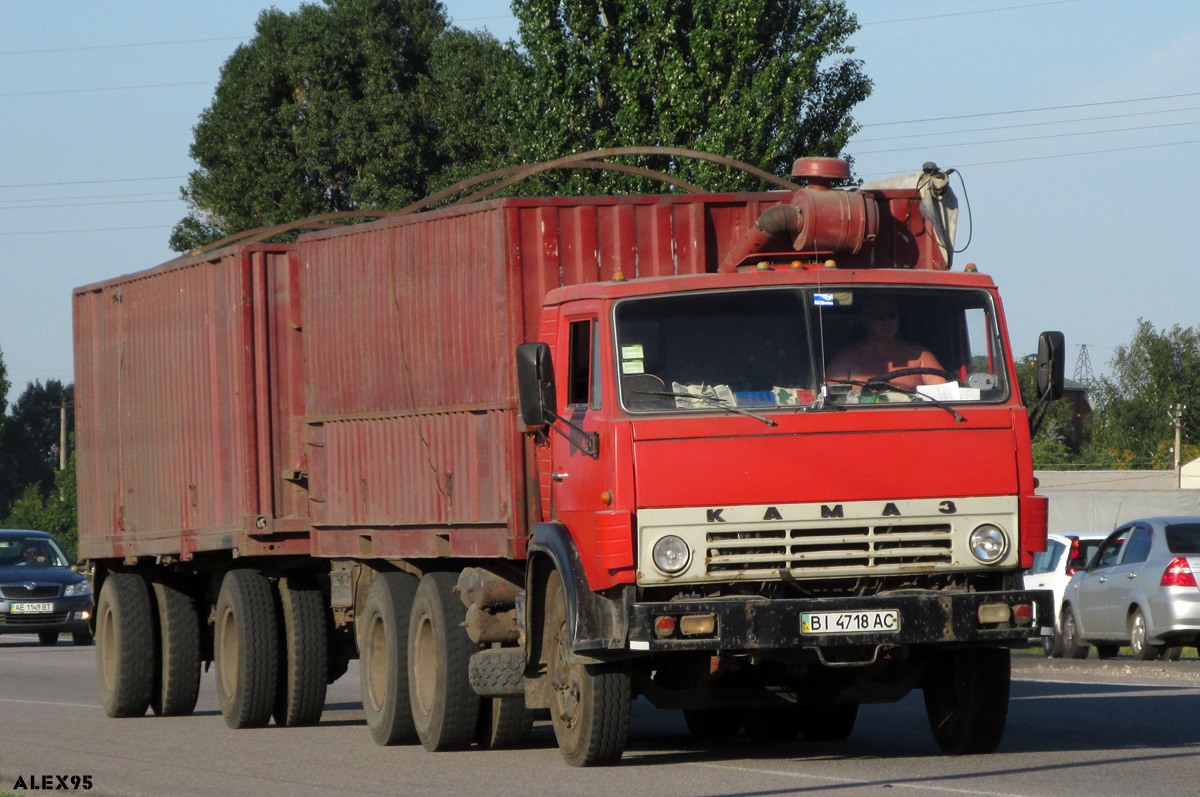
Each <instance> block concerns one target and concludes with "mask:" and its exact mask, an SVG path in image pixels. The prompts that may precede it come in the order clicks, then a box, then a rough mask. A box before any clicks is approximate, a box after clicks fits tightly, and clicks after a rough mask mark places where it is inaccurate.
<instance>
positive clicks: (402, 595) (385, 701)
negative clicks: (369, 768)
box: [358, 572, 418, 745]
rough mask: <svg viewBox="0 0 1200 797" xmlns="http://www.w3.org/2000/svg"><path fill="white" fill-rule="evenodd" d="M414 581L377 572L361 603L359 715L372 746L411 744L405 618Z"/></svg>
mask: <svg viewBox="0 0 1200 797" xmlns="http://www.w3.org/2000/svg"><path fill="white" fill-rule="evenodd" d="M416 592H417V579H416V578H415V577H414V576H411V575H409V574H408V573H401V572H391V573H377V574H376V575H375V580H374V581H372V582H371V586H370V588H369V589H368V590H367V598H366V602H365V603H364V604H363V616H362V620H361V622H362V629H361V631H360V633H361V644H362V649H361V650H360V651H359V668H358V672H359V676H358V677H359V682H360V683H361V685H362V702H363V713H364V714H366V717H367V728H368V729H369V730H370V731H371V737H372V738H373V739H374V740H375V743H376V744H380V745H393V744H414V743H416V742H417V741H418V740H417V729H416V726H415V725H413V719H412V707H411V704H410V701H409V694H408V620H409V615H410V614H411V613H412V604H413V597H414V596H415V595H416Z"/></svg>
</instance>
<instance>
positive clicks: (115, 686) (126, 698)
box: [96, 573, 154, 717]
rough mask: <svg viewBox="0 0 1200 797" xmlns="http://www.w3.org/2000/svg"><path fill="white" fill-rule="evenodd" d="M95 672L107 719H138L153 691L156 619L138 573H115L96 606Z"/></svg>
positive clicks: (106, 584) (102, 591) (148, 702)
mask: <svg viewBox="0 0 1200 797" xmlns="http://www.w3.org/2000/svg"><path fill="white" fill-rule="evenodd" d="M96 672H97V674H98V676H99V680H100V702H101V703H102V704H104V711H105V713H106V714H108V716H110V717H140V716H142V715H143V714H145V713H146V709H147V708H148V707H149V705H150V696H151V694H152V693H153V691H154V618H153V616H152V615H151V613H150V592H149V591H148V590H147V589H146V582H145V581H143V580H142V577H141V576H139V575H137V574H136V573H113V574H112V575H110V576H109V577H108V578H107V579H105V580H104V586H103V587H102V588H101V589H100V600H99V601H97V603H96Z"/></svg>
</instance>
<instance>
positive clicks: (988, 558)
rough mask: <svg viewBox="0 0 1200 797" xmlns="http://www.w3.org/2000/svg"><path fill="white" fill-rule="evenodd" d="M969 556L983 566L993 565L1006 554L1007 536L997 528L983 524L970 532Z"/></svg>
mask: <svg viewBox="0 0 1200 797" xmlns="http://www.w3.org/2000/svg"><path fill="white" fill-rule="evenodd" d="M968 542H969V543H970V545H971V555H972V556H974V557H975V558H976V559H978V560H979V561H981V562H983V563H984V564H985V565H994V564H996V563H997V562H999V561H1000V560H1001V559H1003V558H1004V554H1006V553H1008V535H1007V534H1005V533H1004V529H1002V528H1000V527H999V526H993V525H992V524H991V523H984V524H983V525H982V526H980V527H978V528H977V529H975V530H974V531H972V532H971V538H970V539H969V540H968Z"/></svg>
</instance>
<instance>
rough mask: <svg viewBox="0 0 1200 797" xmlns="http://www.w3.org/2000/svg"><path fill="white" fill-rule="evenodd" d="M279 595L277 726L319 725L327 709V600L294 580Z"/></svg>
mask: <svg viewBox="0 0 1200 797" xmlns="http://www.w3.org/2000/svg"><path fill="white" fill-rule="evenodd" d="M277 588H278V595H279V610H280V611H279V620H280V623H279V646H280V651H279V674H278V676H277V680H278V689H279V691H278V693H277V694H276V695H275V708H274V710H273V711H272V712H271V714H272V716H273V717H275V724H276V725H283V726H286V727H298V726H302V725H316V724H317V723H318V722H319V721H320V720H321V711H322V710H323V709H324V708H325V686H326V673H327V671H328V669H329V667H328V664H329V651H328V650H326V646H327V644H328V642H327V640H326V621H325V600H324V595H323V594H322V593H321V590H320V588H319V587H318V586H317V585H316V584H314V583H307V582H305V581H303V580H297V579H294V578H281V579H279V584H278V587H277Z"/></svg>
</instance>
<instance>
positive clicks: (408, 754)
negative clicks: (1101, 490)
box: [0, 636, 1200, 797]
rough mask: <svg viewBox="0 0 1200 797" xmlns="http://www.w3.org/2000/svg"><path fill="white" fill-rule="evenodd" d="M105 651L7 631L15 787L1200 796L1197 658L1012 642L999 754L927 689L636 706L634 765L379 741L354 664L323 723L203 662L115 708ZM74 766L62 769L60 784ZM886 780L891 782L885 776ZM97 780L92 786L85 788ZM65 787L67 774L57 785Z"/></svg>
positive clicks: (2, 778)
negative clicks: (224, 678) (686, 720)
mask: <svg viewBox="0 0 1200 797" xmlns="http://www.w3.org/2000/svg"><path fill="white" fill-rule="evenodd" d="M94 656H95V654H94V648H89V647H85V648H77V647H74V646H73V645H71V644H70V643H69V642H60V643H59V645H58V646H57V647H52V648H43V647H39V646H38V645H37V643H36V638H34V637H21V636H4V637H0V792H5V791H9V792H13V793H17V794H22V795H23V794H28V793H30V792H31V791H33V789H32V788H31V789H28V790H26V789H20V788H15V787H16V786H18V785H19V784H18V778H22V779H23V782H24V784H26V785H28V784H29V783H30V782H31V778H36V779H37V781H38V783H39V785H40V784H41V783H42V781H41V777H42V776H43V775H50V776H56V775H60V776H67V779H66V781H65V783H66V784H67V785H68V786H69V785H70V784H71V783H72V781H71V780H70V776H80V777H82V776H84V775H88V776H90V777H91V782H92V784H93V787H92V789H91V790H90V792H88V793H90V794H100V795H213V794H236V795H343V794H346V795H350V794H470V795H476V794H486V795H489V796H490V795H509V794H511V795H554V797H559V796H560V795H604V796H605V797H612V795H631V796H632V795H654V797H673V795H739V796H740V797H774V795H784V794H810V793H811V794H833V795H839V797H840V796H841V795H845V796H846V797H858V796H859V795H874V796H875V797H878V795H880V794H886V795H888V797H907V796H908V795H923V796H924V797H936V795H948V794H949V795H955V794H957V795H1005V796H1008V795H1031V796H1032V795H1088V796H1089V797H1099V796H1101V795H1130V794H1173V795H1185V794H1195V793H1197V788H1198V787H1197V781H1198V776H1200V721H1198V720H1200V661H1197V660H1194V659H1193V660H1190V661H1182V662H1173V663H1142V662H1133V661H1125V660H1117V661H1114V662H1100V661H1096V660H1088V661H1084V662H1071V663H1064V662H1057V661H1056V662H1047V661H1045V660H1043V659H1041V657H1040V656H1033V655H1020V656H1017V657H1015V659H1014V661H1015V677H1016V679H1017V680H1016V681H1015V682H1014V684H1013V700H1012V704H1011V707H1010V711H1009V721H1008V730H1007V733H1006V734H1005V737H1004V741H1003V742H1002V744H1001V746H1000V749H999V751H998V752H996V753H995V754H993V755H990V756H967V757H961V758H948V757H944V756H940V755H939V754H938V752H937V748H936V747H935V745H934V742H933V738H932V736H931V734H930V732H929V727H928V724H927V722H926V719H925V713H924V706H923V704H922V702H921V696H920V693H919V692H918V693H914V694H913V695H910V696H909V697H907V698H906V699H904V700H902V701H900V702H899V703H895V704H891V705H884V706H864V707H863V709H862V711H861V712H860V714H859V720H858V724H857V726H856V727H855V730H854V733H853V734H851V736H850V738H849V739H848V740H846V741H844V742H838V743H820V744H818V743H807V742H800V743H794V744H778V745H763V746H756V745H753V744H751V743H750V742H748V741H746V740H744V739H742V740H740V741H735V742H732V743H724V744H720V745H709V746H703V745H699V744H697V743H695V742H694V741H693V740H692V739H691V737H690V736H689V735H688V733H687V730H686V727H685V726H684V724H683V720H682V716H681V715H680V714H679V713H678V712H669V711H656V710H654V709H653V708H651V707H650V706H649V705H648V704H646V703H644V702H640V701H639V702H638V703H637V704H636V705H635V708H634V721H633V730H632V732H631V736H630V744H629V747H628V751H627V753H626V755H625V759H624V760H623V762H622V763H621V764H620V765H619V766H617V767H612V768H606V769H592V770H579V769H572V768H570V767H567V766H566V765H565V764H564V763H563V762H562V760H561V759H560V758H559V754H558V750H557V748H556V747H555V746H554V735H553V731H552V730H551V729H550V728H549V726H548V725H546V724H539V725H538V727H537V728H535V730H534V738H533V743H532V747H531V748H529V749H526V750H515V751H468V752H460V753H436V754H435V753H429V752H426V751H425V750H423V749H421V748H420V747H419V746H418V747H400V748H382V747H377V746H376V745H375V744H374V743H373V742H372V741H371V739H370V736H369V734H368V732H367V729H366V726H365V725H364V723H363V718H362V709H361V705H360V702H359V695H358V688H359V687H358V676H357V671H356V670H355V669H354V668H353V666H352V668H351V671H350V672H349V673H347V675H346V676H344V677H343V678H341V679H340V680H339V681H338V682H337V683H336V684H334V685H333V686H331V687H330V690H329V696H328V701H327V703H326V706H325V714H324V717H323V719H322V722H321V724H320V725H319V726H317V727H313V728H276V727H273V726H272V727H268V728H264V729H261V730H241V731H233V730H230V729H229V728H227V727H226V726H225V723H224V720H223V719H222V718H221V715H220V711H219V710H218V708H217V699H216V694H215V691H214V688H213V674H212V673H211V672H210V673H208V674H206V675H205V676H204V681H203V685H202V688H201V693H200V702H199V705H198V706H197V711H196V714H195V715H193V716H191V717H178V718H159V717H153V716H149V715H148V716H147V717H145V718H139V719H126V720H113V719H109V718H108V717H106V716H105V714H104V711H103V709H102V708H101V707H100V702H99V699H98V696H97V694H96V686H95V659H94ZM59 783H60V781H58V780H56V779H54V778H51V781H50V784H51V787H52V788H53V787H54V786H57V785H58V784H59ZM885 789H886V791H883V790H885ZM80 791H82V789H80ZM58 792H59V793H61V789H59V790H58Z"/></svg>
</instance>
